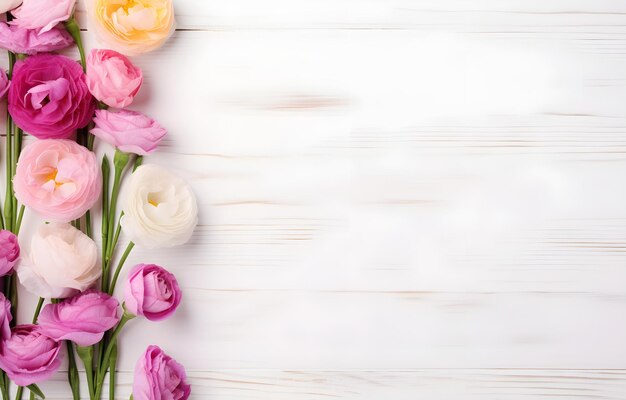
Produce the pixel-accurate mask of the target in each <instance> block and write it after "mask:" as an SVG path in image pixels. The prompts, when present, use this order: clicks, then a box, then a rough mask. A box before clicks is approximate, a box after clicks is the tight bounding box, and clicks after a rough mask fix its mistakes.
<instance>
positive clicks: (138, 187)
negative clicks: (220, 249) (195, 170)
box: [122, 165, 198, 249]
mask: <svg viewBox="0 0 626 400" xmlns="http://www.w3.org/2000/svg"><path fill="white" fill-rule="evenodd" d="M122 208H123V210H124V216H123V217H122V229H123V230H124V233H125V234H126V235H128V237H129V238H130V240H132V241H133V242H135V243H136V244H138V245H140V246H143V247H146V248H149V249H153V248H157V247H173V246H178V245H181V244H183V243H185V242H187V241H188V240H189V238H190V237H191V234H192V233H193V230H194V229H195V227H196V225H197V224H198V206H197V204H196V198H195V196H194V194H193V192H192V191H191V188H190V187H189V185H188V184H187V183H186V182H184V181H183V180H182V179H180V178H178V177H176V176H174V175H172V174H171V173H169V172H168V171H167V170H165V169H163V168H161V167H157V166H155V165H142V166H141V167H139V168H137V170H136V171H135V172H134V173H133V175H132V177H131V179H130V182H129V183H128V188H127V190H126V193H125V197H124V199H123V203H122Z"/></svg>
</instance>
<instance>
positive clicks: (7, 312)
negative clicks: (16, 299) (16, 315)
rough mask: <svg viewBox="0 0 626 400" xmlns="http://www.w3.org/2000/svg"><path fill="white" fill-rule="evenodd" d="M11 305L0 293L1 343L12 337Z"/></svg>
mask: <svg viewBox="0 0 626 400" xmlns="http://www.w3.org/2000/svg"><path fill="white" fill-rule="evenodd" d="M12 319H13V318H12V317H11V303H9V300H7V298H6V297H4V294H2V293H0V342H2V341H3V340H6V339H8V338H9V337H10V336H11V326H10V325H9V324H10V323H11V320H12Z"/></svg>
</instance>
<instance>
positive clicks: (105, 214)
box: [101, 154, 111, 291]
mask: <svg viewBox="0 0 626 400" xmlns="http://www.w3.org/2000/svg"><path fill="white" fill-rule="evenodd" d="M101 168H102V291H106V290H107V289H108V287H107V286H108V281H109V279H108V275H109V271H108V263H107V262H106V254H107V238H108V235H109V175H110V174H111V164H109V158H108V157H107V156H106V154H105V155H104V157H102V167H101Z"/></svg>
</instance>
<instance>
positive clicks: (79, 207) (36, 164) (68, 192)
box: [13, 139, 102, 222]
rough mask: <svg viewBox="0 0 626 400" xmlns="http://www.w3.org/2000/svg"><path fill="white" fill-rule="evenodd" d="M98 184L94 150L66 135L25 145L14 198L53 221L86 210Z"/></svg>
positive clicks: (98, 175)
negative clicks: (69, 138)
mask: <svg viewBox="0 0 626 400" xmlns="http://www.w3.org/2000/svg"><path fill="white" fill-rule="evenodd" d="M101 187H102V178H101V175H100V168H98V163H97V161H96V156H95V154H94V153H93V152H91V151H89V150H87V149H86V148H85V147H83V146H81V145H79V144H77V143H76V142H74V141H71V140H67V139H47V140H37V141H35V142H33V143H31V144H29V145H28V146H26V147H25V148H24V150H23V151H22V154H21V156H20V159H19V162H18V163H17V170H16V172H15V177H14V178H13V188H14V190H15V195H16V197H17V199H18V200H19V201H20V202H21V203H22V204H24V205H26V206H27V207H30V208H32V209H33V210H35V211H36V212H38V213H39V214H40V215H41V216H42V217H44V218H46V219H47V220H50V221H56V222H69V221H72V220H74V219H76V218H79V217H81V216H82V215H83V214H85V212H86V211H87V210H89V209H90V208H91V207H92V206H93V205H94V204H95V203H96V201H97V200H98V197H99V195H100V189H101Z"/></svg>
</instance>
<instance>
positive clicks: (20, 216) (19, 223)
mask: <svg viewBox="0 0 626 400" xmlns="http://www.w3.org/2000/svg"><path fill="white" fill-rule="evenodd" d="M25 209H26V207H25V206H24V205H23V204H22V205H21V206H20V212H19V214H18V216H17V226H16V227H15V235H16V236H17V235H19V233H20V228H21V227H22V219H24V210H25Z"/></svg>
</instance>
